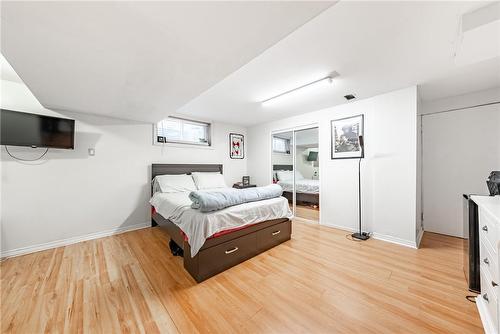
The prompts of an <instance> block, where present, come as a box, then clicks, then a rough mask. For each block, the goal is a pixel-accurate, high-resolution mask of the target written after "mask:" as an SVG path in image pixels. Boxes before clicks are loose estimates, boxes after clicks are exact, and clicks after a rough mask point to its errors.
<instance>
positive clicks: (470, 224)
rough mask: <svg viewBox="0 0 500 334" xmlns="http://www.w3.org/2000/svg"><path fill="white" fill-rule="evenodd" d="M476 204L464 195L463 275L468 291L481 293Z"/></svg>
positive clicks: (468, 196)
mask: <svg viewBox="0 0 500 334" xmlns="http://www.w3.org/2000/svg"><path fill="white" fill-rule="evenodd" d="M478 211H479V210H478V207H477V204H476V203H475V202H474V201H473V200H472V199H471V198H470V195H466V194H464V220H463V221H464V231H465V237H466V239H464V273H465V277H466V279H467V284H468V285H469V290H470V291H472V292H475V293H481V277H480V275H479V268H480V265H481V264H480V262H479V261H480V259H479V214H478Z"/></svg>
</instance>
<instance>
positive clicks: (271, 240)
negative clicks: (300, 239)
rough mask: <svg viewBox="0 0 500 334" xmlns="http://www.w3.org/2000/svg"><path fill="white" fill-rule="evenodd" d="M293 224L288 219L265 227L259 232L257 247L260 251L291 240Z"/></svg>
mask: <svg viewBox="0 0 500 334" xmlns="http://www.w3.org/2000/svg"><path fill="white" fill-rule="evenodd" d="M291 229H292V224H291V222H290V221H286V222H283V223H280V224H276V225H273V226H270V227H267V228H264V229H262V230H260V231H258V232H257V249H258V251H259V252H262V251H265V250H266V249H269V248H272V247H274V246H276V245H279V244H280V243H282V242H284V241H287V240H290V235H291V234H292V230H291Z"/></svg>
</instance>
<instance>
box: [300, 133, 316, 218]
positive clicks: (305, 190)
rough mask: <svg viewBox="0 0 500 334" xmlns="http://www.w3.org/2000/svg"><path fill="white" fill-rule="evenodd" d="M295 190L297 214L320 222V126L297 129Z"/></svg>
mask: <svg viewBox="0 0 500 334" xmlns="http://www.w3.org/2000/svg"><path fill="white" fill-rule="evenodd" d="M294 133H295V140H294V142H295V154H294V157H295V164H294V174H295V177H294V192H295V196H294V198H295V216H296V217H298V218H301V219H305V220H308V221H312V222H316V223H317V222H319V161H318V156H319V142H318V128H317V127H316V128H310V129H303V130H296V131H294Z"/></svg>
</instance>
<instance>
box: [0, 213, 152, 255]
mask: <svg viewBox="0 0 500 334" xmlns="http://www.w3.org/2000/svg"><path fill="white" fill-rule="evenodd" d="M150 226H151V223H150V222H146V223H141V224H135V225H129V226H120V227H117V228H114V229H110V230H106V231H101V232H94V233H90V234H86V235H82V236H79V237H71V238H67V239H61V240H56V241H50V242H46V243H43V244H38V245H33V246H27V247H21V248H16V249H12V250H8V251H5V252H2V253H1V254H0V258H2V259H4V258H7V257H14V256H19V255H24V254H29V253H34V252H39V251H43V250H47V249H52V248H57V247H62V246H68V245H71V244H76V243H78V242H82V241H88V240H93V239H99V238H104V237H109V236H111V235H115V234H120V233H124V232H129V231H134V230H140V229H143V228H146V227H150Z"/></svg>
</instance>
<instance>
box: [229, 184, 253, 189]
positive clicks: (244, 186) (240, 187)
mask: <svg viewBox="0 0 500 334" xmlns="http://www.w3.org/2000/svg"><path fill="white" fill-rule="evenodd" d="M255 187H257V185H256V184H247V185H243V183H240V182H238V183H235V184H233V188H236V189H245V188H255Z"/></svg>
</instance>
